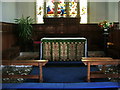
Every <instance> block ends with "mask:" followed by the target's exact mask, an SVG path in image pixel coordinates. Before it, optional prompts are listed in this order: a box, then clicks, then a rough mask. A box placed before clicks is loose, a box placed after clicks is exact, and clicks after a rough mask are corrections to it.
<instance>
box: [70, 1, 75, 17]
mask: <svg viewBox="0 0 120 90" xmlns="http://www.w3.org/2000/svg"><path fill="white" fill-rule="evenodd" d="M69 8H70V9H69V14H70V15H69V16H70V17H76V16H77V2H75V0H70V2H69Z"/></svg>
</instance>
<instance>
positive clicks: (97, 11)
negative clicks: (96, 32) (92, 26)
mask: <svg viewBox="0 0 120 90" xmlns="http://www.w3.org/2000/svg"><path fill="white" fill-rule="evenodd" d="M0 7H2V21H3V22H14V19H15V18H21V16H22V15H23V16H24V17H27V16H31V17H32V18H36V15H35V13H36V4H35V2H2V6H1V4H0ZM118 7H119V10H118ZM118 11H119V12H118ZM118 14H119V15H120V5H118V3H117V2H88V23H98V22H100V21H103V20H108V21H110V22H118V19H119V21H120V17H119V15H118ZM0 20H1V19H0Z"/></svg>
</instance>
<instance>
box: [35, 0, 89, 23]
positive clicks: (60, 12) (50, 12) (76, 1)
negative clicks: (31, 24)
mask: <svg viewBox="0 0 120 90" xmlns="http://www.w3.org/2000/svg"><path fill="white" fill-rule="evenodd" d="M67 1H68V2H66V0H57V1H56V0H37V3H36V6H37V9H36V10H37V12H36V13H37V22H38V23H43V16H45V17H81V20H80V23H87V0H67Z"/></svg>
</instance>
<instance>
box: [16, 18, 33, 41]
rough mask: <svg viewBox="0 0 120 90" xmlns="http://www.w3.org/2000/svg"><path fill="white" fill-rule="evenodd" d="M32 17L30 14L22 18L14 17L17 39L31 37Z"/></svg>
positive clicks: (22, 39) (21, 39)
mask: <svg viewBox="0 0 120 90" xmlns="http://www.w3.org/2000/svg"><path fill="white" fill-rule="evenodd" d="M33 22H34V19H32V18H31V17H30V16H28V17H26V18H24V17H23V16H22V17H21V18H20V19H15V23H16V24H18V30H17V35H18V36H19V40H20V41H22V42H26V41H29V40H31V39H32V25H31V24H33Z"/></svg>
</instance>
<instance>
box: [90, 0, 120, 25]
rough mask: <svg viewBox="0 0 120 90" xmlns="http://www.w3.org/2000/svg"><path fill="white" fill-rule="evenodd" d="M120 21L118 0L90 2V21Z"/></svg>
mask: <svg viewBox="0 0 120 90" xmlns="http://www.w3.org/2000/svg"><path fill="white" fill-rule="evenodd" d="M103 20H108V21H109V22H118V2H89V3H88V23H97V22H100V21H103Z"/></svg>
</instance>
